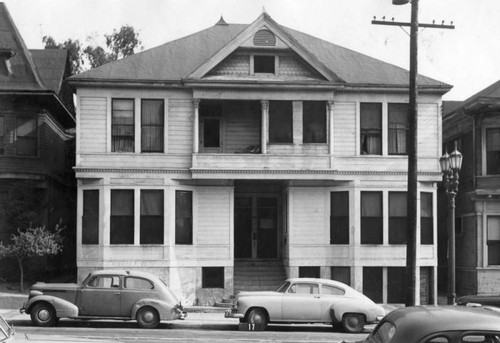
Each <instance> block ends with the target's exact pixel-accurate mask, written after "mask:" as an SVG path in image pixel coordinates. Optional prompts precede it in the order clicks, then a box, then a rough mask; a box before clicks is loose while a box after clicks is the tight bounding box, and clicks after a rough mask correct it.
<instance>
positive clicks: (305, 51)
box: [70, 13, 451, 93]
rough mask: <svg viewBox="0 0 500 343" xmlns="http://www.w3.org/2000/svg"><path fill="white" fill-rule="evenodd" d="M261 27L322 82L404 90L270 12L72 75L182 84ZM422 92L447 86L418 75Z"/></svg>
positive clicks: (381, 68) (376, 67)
mask: <svg viewBox="0 0 500 343" xmlns="http://www.w3.org/2000/svg"><path fill="white" fill-rule="evenodd" d="M263 26H265V27H266V28H267V29H269V30H271V31H272V32H273V33H274V34H275V35H276V36H277V37H279V38H280V39H281V40H282V41H284V42H285V44H287V45H288V47H289V48H290V49H291V50H292V51H293V52H294V53H296V54H297V55H299V56H300V57H301V58H302V59H303V60H304V61H306V63H308V64H309V65H310V66H311V67H312V68H313V69H315V70H316V71H317V72H318V73H319V74H321V75H323V77H324V78H325V80H326V81H325V82H326V83H330V84H336V85H347V86H353V87H401V88H403V87H408V82H409V73H408V71H407V70H405V69H403V68H400V67H397V66H394V65H391V64H388V63H385V62H382V61H380V60H377V59H375V58H372V57H369V56H366V55H363V54H360V53H358V52H355V51H352V50H349V49H346V48H343V47H340V46H338V45H335V44H332V43H329V42H327V41H324V40H321V39H318V38H316V37H313V36H310V35H308V34H305V33H302V32H299V31H296V30H293V29H290V28H286V27H284V26H281V25H279V24H278V23H276V22H275V21H274V20H273V19H272V18H271V17H270V16H269V15H268V14H266V13H264V14H262V15H261V16H259V17H258V18H257V19H256V20H255V21H254V22H253V23H252V24H250V25H242V24H227V23H226V22H223V24H221V22H220V21H219V23H217V24H216V25H214V26H212V27H210V28H208V29H205V30H203V31H200V32H197V33H194V34H192V35H189V36H187V37H184V38H180V39H177V40H174V41H172V42H169V43H166V44H163V45H160V46H158V47H156V48H152V49H149V50H146V51H143V52H140V53H137V54H135V55H132V56H129V57H126V58H124V59H122V60H118V61H115V62H112V63H108V64H105V65H103V66H100V67H98V68H96V69H93V70H90V71H87V72H84V73H82V74H79V75H75V76H73V77H71V79H70V80H73V81H75V82H85V83H94V82H95V83H100V82H106V83H108V82H123V81H126V82H131V83H159V84H164V83H172V82H173V83H181V82H183V81H188V80H189V81H193V80H196V79H199V80H201V79H202V78H203V76H204V75H206V73H208V72H209V71H210V69H211V68H213V67H215V66H216V65H217V64H218V63H220V62H221V61H222V60H223V59H224V58H226V57H227V56H228V55H229V54H230V53H232V52H234V51H235V50H236V49H237V48H238V47H239V45H240V44H241V43H242V42H244V41H245V40H246V39H248V37H250V36H251V34H255V32H256V31H258V30H259V29H260V28H262V27H263ZM418 82H419V87H420V88H433V89H439V90H440V91H441V92H443V93H444V92H446V91H448V90H449V89H450V88H451V86H450V85H447V84H445V83H443V82H440V81H436V80H434V79H431V78H428V77H425V76H419V79H418Z"/></svg>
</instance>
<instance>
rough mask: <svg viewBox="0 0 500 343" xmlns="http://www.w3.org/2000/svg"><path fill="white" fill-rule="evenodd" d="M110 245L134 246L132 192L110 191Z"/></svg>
mask: <svg viewBox="0 0 500 343" xmlns="http://www.w3.org/2000/svg"><path fill="white" fill-rule="evenodd" d="M110 242H111V244H134V191H133V190H111V228H110Z"/></svg>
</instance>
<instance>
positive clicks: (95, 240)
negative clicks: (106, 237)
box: [81, 189, 100, 245]
mask: <svg viewBox="0 0 500 343" xmlns="http://www.w3.org/2000/svg"><path fill="white" fill-rule="evenodd" d="M86 194H88V195H90V194H93V195H95V194H97V201H95V199H88V200H89V201H90V204H91V205H94V206H97V214H96V215H95V216H90V215H87V216H86V215H85V214H86V212H87V213H88V212H89V211H86V209H88V208H87V207H86V204H87V203H88V201H86V199H85V198H86V196H85V195H86ZM99 202H100V191H99V189H84V190H83V191H82V232H81V244H82V245H96V244H99V231H100V229H99V221H100V211H99V207H100V206H99V205H100V204H99ZM91 212H93V211H91ZM87 218H88V219H89V220H90V221H91V223H89V224H93V225H95V226H96V230H93V229H92V230H91V231H90V232H88V229H87V228H86V226H87V225H86V223H87V220H86V219H87ZM94 221H95V222H94ZM96 224H97V225H96ZM86 230H87V233H85V231H86ZM88 236H91V237H90V238H88V239H87V238H85V237H88Z"/></svg>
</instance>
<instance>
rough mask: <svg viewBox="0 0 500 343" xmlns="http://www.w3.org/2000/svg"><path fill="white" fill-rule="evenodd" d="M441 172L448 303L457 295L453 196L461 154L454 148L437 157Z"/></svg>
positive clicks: (454, 195)
mask: <svg viewBox="0 0 500 343" xmlns="http://www.w3.org/2000/svg"><path fill="white" fill-rule="evenodd" d="M439 164H440V166H441V172H442V173H443V185H444V190H445V192H446V197H447V199H448V222H447V229H448V304H450V305H452V304H454V303H455V299H456V297H457V294H456V291H455V197H456V195H457V192H458V172H459V171H460V169H461V167H462V154H461V153H460V152H459V151H458V150H457V142H456V141H455V150H453V151H452V152H451V153H450V154H449V155H448V152H445V154H444V155H443V156H441V158H440V159H439Z"/></svg>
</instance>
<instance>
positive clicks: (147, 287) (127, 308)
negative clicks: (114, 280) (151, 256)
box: [120, 276, 158, 317]
mask: <svg viewBox="0 0 500 343" xmlns="http://www.w3.org/2000/svg"><path fill="white" fill-rule="evenodd" d="M123 280H124V281H123V288H122V295H121V310H120V312H121V315H122V316H124V317H129V316H130V314H131V313H132V307H133V306H134V304H135V303H136V302H137V301H139V300H141V299H157V298H158V295H157V293H156V291H155V290H154V285H153V283H152V282H151V281H149V280H147V279H144V278H140V277H135V276H127V277H125V278H124V279H123Z"/></svg>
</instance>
